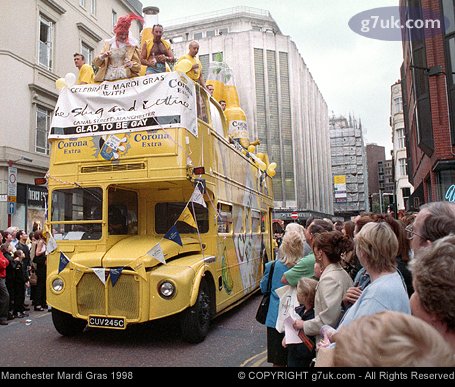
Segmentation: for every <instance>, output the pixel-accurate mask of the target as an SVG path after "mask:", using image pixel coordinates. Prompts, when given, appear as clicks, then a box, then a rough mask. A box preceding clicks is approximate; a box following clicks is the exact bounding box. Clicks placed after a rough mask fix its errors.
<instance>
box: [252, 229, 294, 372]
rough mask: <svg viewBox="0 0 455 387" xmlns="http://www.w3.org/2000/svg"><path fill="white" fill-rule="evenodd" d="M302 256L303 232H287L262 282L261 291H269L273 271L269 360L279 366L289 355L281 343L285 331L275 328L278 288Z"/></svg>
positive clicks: (269, 263) (266, 321)
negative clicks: (270, 276)
mask: <svg viewBox="0 0 455 387" xmlns="http://www.w3.org/2000/svg"><path fill="white" fill-rule="evenodd" d="M302 256H303V240H302V237H301V234H300V233H299V232H298V231H289V232H286V234H285V235H284V237H283V242H282V243H281V246H280V259H279V260H277V261H273V262H267V263H266V265H265V269H264V276H263V277H262V279H261V283H260V287H261V292H262V293H265V292H266V291H267V283H268V280H269V275H270V273H271V272H272V273H273V274H272V283H271V297H270V304H269V310H268V312H267V318H266V320H265V326H266V327H267V361H268V362H269V363H272V364H273V365H274V366H277V367H279V366H286V364H287V356H288V355H287V350H286V348H283V347H282V345H281V342H282V340H283V337H284V333H280V332H278V331H277V330H276V329H275V326H276V322H277V319H278V308H279V305H280V299H279V297H278V295H277V294H276V289H278V288H280V287H282V286H283V284H282V283H281V277H282V275H283V274H284V272H285V271H287V270H289V269H290V268H291V267H293V266H294V265H295V264H296V262H297V261H298V260H299V259H300V258H301V257H302ZM272 265H273V266H272ZM272 267H273V269H272ZM272 270H273V271H272Z"/></svg>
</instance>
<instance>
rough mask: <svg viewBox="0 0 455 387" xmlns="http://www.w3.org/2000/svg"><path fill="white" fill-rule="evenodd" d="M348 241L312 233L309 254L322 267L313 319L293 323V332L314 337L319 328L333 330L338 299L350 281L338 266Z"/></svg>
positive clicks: (332, 234)
mask: <svg viewBox="0 0 455 387" xmlns="http://www.w3.org/2000/svg"><path fill="white" fill-rule="evenodd" d="M352 243H353V242H352V240H351V239H350V238H348V237H347V236H345V235H343V234H342V233H341V232H340V231H330V232H323V233H320V234H316V235H315V237H314V240H313V251H314V255H315V258H316V261H317V262H319V264H320V265H321V267H322V275H321V278H320V279H319V284H318V288H317V291H316V297H315V304H314V314H315V317H314V319H311V320H308V321H303V320H297V321H295V322H294V328H295V329H303V331H304V333H305V334H306V335H307V336H317V337H316V339H317V340H318V338H319V331H320V329H321V327H322V326H323V325H330V326H332V327H335V326H336V324H337V323H338V320H339V318H340V316H341V300H342V298H343V295H344V294H345V293H346V291H347V289H348V288H349V287H351V286H352V279H351V277H350V276H349V274H348V273H347V272H346V271H345V270H344V269H343V268H342V267H341V265H340V261H341V255H342V254H343V253H344V252H346V251H348V250H350V249H352Z"/></svg>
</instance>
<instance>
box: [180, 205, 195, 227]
mask: <svg viewBox="0 0 455 387" xmlns="http://www.w3.org/2000/svg"><path fill="white" fill-rule="evenodd" d="M177 220H180V221H181V222H185V223H186V224H188V225H190V226H191V227H194V228H197V226H196V223H195V221H194V218H193V215H191V212H190V210H189V209H188V207H185V209H184V210H183V212H182V213H181V214H180V216H179V218H178V219H177Z"/></svg>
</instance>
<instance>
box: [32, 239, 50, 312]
mask: <svg viewBox="0 0 455 387" xmlns="http://www.w3.org/2000/svg"><path fill="white" fill-rule="evenodd" d="M35 239H36V248H35V256H34V258H33V263H34V264H35V265H36V276H37V283H36V292H35V295H34V298H33V302H34V305H35V310H36V311H43V310H45V309H47V304H46V267H47V255H46V239H45V238H44V236H43V232H42V231H37V232H35Z"/></svg>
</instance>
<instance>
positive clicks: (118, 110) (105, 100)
mask: <svg viewBox="0 0 455 387" xmlns="http://www.w3.org/2000/svg"><path fill="white" fill-rule="evenodd" d="M196 116H197V114H196V90H195V86H194V83H193V81H191V80H190V79H189V78H188V77H187V76H186V75H184V74H181V73H177V72H170V73H160V74H152V75H146V76H143V77H136V78H130V79H124V80H120V81H115V82H103V83H100V84H90V85H76V86H73V87H71V88H64V89H63V90H62V91H61V92H60V96H59V98H58V101H57V106H56V107H55V110H54V113H53V118H52V124H51V130H50V134H49V138H78V137H88V136H97V135H100V136H102V135H108V134H115V133H129V132H137V131H144V130H153V129H158V128H180V127H183V128H185V129H187V130H188V131H189V132H191V133H192V134H193V135H194V136H196V137H197V135H198V129H197V119H196Z"/></svg>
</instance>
